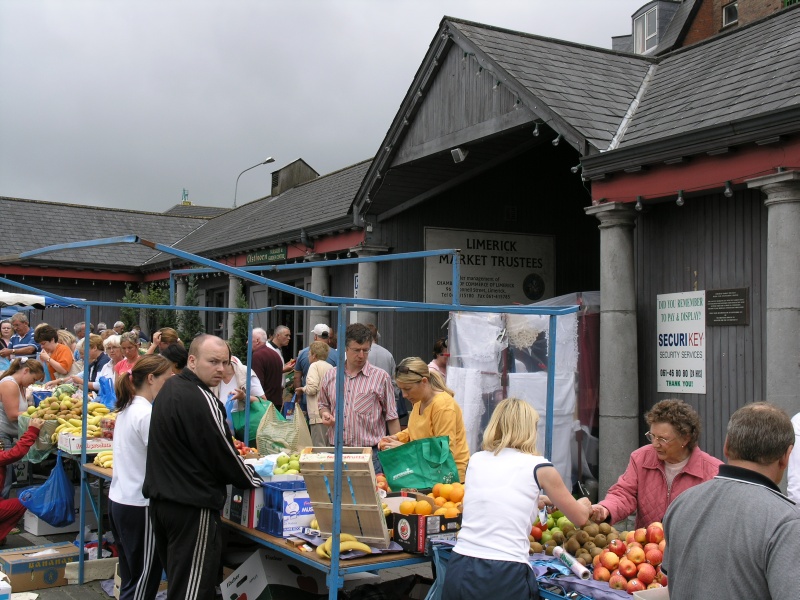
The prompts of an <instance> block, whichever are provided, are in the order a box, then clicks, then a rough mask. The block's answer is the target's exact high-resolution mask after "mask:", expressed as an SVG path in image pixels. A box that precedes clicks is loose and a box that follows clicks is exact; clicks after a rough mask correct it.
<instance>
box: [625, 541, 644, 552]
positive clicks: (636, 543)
mask: <svg viewBox="0 0 800 600" xmlns="http://www.w3.org/2000/svg"><path fill="white" fill-rule="evenodd" d="M631 548H642V549H644V546H642V545H641V544H640V543H639V542H637V541H633V542H631V543H630V544H628V550H630V549H631Z"/></svg>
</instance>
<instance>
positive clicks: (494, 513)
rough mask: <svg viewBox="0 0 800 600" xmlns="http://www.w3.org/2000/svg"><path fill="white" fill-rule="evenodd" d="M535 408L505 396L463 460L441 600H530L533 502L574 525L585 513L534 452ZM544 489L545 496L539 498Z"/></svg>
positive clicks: (534, 594)
mask: <svg viewBox="0 0 800 600" xmlns="http://www.w3.org/2000/svg"><path fill="white" fill-rule="evenodd" d="M538 422H539V414H538V413H537V412H536V410H535V409H534V408H533V407H532V406H530V405H529V404H527V403H526V402H525V401H524V400H519V399H517V398H507V399H505V400H503V401H502V402H501V403H500V404H498V405H497V408H495V410H494V413H493V414H492V418H491V419H490V420H489V425H488V426H487V427H486V431H485V432H484V434H483V451H482V452H477V453H475V454H473V455H472V458H470V461H469V466H468V467H467V481H466V486H465V488H464V489H465V494H464V516H463V520H462V523H461V530H460V531H459V532H458V540H457V541H456V545H455V547H454V548H453V554H452V556H451V557H450V560H449V561H448V564H447V573H446V575H445V581H444V586H443V593H442V600H462V599H465V598H491V597H495V596H497V593H498V585H499V584H500V585H502V597H503V599H504V600H516V599H519V600H522V599H525V600H528V599H531V598H538V597H539V593H538V586H537V584H536V576H535V574H534V572H533V569H532V568H531V566H530V563H529V562H528V554H529V550H530V544H529V541H528V535H529V533H530V531H531V527H532V526H533V522H534V520H535V519H536V515H537V513H538V509H539V504H540V503H542V505H543V504H544V502H547V503H550V502H552V503H553V504H555V505H556V506H558V508H559V509H561V511H562V512H563V513H564V514H565V515H566V516H567V517H568V518H569V520H570V521H572V522H573V523H575V524H576V525H581V526H582V525H583V524H584V523H586V521H587V520H588V519H589V516H590V515H591V513H592V510H591V506H592V505H591V502H590V501H589V499H588V498H581V499H580V500H575V498H573V497H572V494H570V492H569V490H568V489H567V487H566V486H565V485H564V482H563V481H562V480H561V476H560V475H559V474H558V471H556V469H555V467H554V466H553V464H552V463H551V462H550V461H548V460H547V459H546V458H544V457H542V456H539V454H538V452H537V450H536V427H537V424H538ZM545 490H546V491H547V496H549V499H548V500H545V498H544V497H542V498H540V496H542V492H543V491H545Z"/></svg>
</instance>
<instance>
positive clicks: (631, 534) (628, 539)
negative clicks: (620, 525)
mask: <svg viewBox="0 0 800 600" xmlns="http://www.w3.org/2000/svg"><path fill="white" fill-rule="evenodd" d="M635 541H636V537H635V536H634V532H633V531H629V532H628V534H627V535H626V536H625V543H626V544H630V543H631V542H635Z"/></svg>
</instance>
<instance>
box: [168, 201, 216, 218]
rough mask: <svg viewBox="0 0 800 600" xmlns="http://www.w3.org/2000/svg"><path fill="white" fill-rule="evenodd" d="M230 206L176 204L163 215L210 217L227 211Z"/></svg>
mask: <svg viewBox="0 0 800 600" xmlns="http://www.w3.org/2000/svg"><path fill="white" fill-rule="evenodd" d="M229 210H231V209H230V208H224V207H222V206H197V205H196V204H176V205H175V206H173V207H172V208H170V209H169V210H165V211H164V214H165V215H174V216H176V217H200V218H205V219H210V218H211V217H216V216H217V215H221V214H222V213H225V212H228V211H229Z"/></svg>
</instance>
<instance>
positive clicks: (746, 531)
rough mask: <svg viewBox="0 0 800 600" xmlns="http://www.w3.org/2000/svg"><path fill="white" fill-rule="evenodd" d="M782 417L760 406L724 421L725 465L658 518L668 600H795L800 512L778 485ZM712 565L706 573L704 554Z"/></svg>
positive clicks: (783, 456)
mask: <svg viewBox="0 0 800 600" xmlns="http://www.w3.org/2000/svg"><path fill="white" fill-rule="evenodd" d="M794 442H795V437H794V429H793V428H792V422H791V420H790V419H789V416H788V415H787V414H786V413H785V412H783V411H782V410H781V409H780V408H778V407H776V406H774V405H772V404H767V403H765V402H756V403H753V404H747V405H745V406H743V407H742V408H740V409H739V410H737V411H736V412H735V413H733V415H732V416H731V419H730V421H729V422H728V435H727V437H726V438H725V447H724V450H723V451H724V453H725V457H726V458H727V459H728V464H726V465H722V466H721V467H720V468H719V475H717V476H716V477H715V478H714V479H711V480H709V481H706V482H705V483H701V484H700V485H696V486H695V487H693V488H691V489H689V490H687V491H685V492H683V493H682V494H681V495H680V496H678V498H676V499H675V501H674V502H673V503H672V505H670V507H669V509H668V510H667V514H666V516H665V517H664V530H665V537H666V540H667V547H666V551H665V554H664V562H663V563H662V564H661V568H662V570H663V571H664V573H666V575H667V578H668V583H669V595H670V597H671V598H680V599H681V600H687V599H688V600H691V599H692V598H703V600H714V599H717V598H718V599H720V600H729V599H730V598H759V600H766V599H768V598H797V597H798V595H797V590H798V579H797V560H798V558H800V508H798V506H797V505H796V504H795V503H794V502H793V501H792V500H790V499H789V498H788V497H786V496H784V495H783V494H782V493H781V490H780V488H779V487H778V484H779V483H780V481H781V479H782V477H783V473H784V471H785V470H786V466H787V464H788V463H789V455H790V454H791V451H792V446H793V445H794ZM710 556H713V561H714V564H716V565H719V566H720V569H721V570H720V572H719V573H718V575H721V576H716V577H715V576H714V575H713V573H710V572H709V570H708V569H709V557H710Z"/></svg>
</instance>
